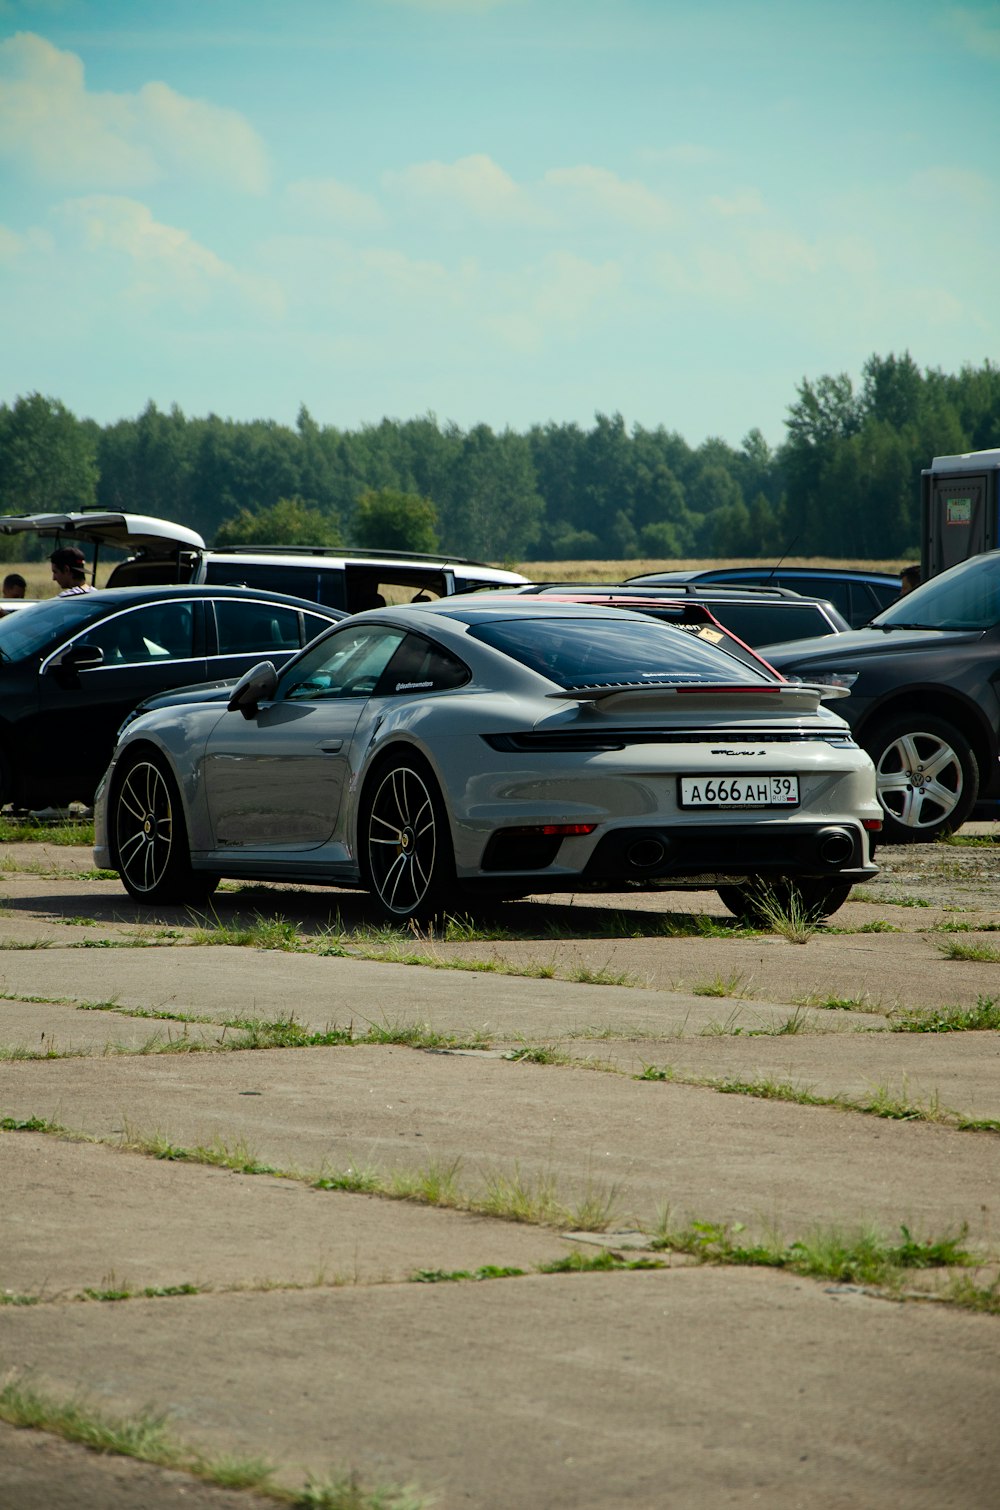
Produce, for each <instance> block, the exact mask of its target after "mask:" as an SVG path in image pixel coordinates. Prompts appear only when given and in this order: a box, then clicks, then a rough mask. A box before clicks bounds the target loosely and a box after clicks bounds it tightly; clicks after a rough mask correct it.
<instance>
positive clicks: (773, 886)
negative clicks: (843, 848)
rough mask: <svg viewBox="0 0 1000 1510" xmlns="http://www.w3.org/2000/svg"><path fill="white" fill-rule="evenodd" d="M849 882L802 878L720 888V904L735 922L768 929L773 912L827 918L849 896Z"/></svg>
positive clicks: (837, 909)
mask: <svg viewBox="0 0 1000 1510" xmlns="http://www.w3.org/2000/svg"><path fill="white" fill-rule="evenodd" d="M852 886H853V882H851V881H820V880H814V879H810V878H808V877H804V878H802V879H800V880H798V881H784V880H780V879H775V880H773V881H769V880H765V879H764V877H761V878H760V879H759V880H756V881H747V882H746V884H745V885H743V886H720V887H719V888H718V893H719V900H720V901H721V902H722V903H723V904H724V906H726V907H728V908H729V911H730V912H732V913H735V915H736V916H737V917H738V918H744V919H745V920H746V921H747V922H748V923H750V924H752V925H753V926H754V927H755V928H759V927H765V928H766V927H768V926H769V925H770V924H771V923H773V921H774V914H775V913H776V912H784V913H788V912H790V911H791V910H792V909H793V908H796V907H797V908H798V909H799V911H800V912H802V913H804V914H806V915H807V916H808V917H810V918H812V919H814V920H817V921H818V920H819V919H820V918H828V917H830V915H831V914H832V913H834V912H837V911H839V909H840V908H841V907H843V905H844V903H845V902H846V901H847V898H848V897H849V896H850V894H851V889H852Z"/></svg>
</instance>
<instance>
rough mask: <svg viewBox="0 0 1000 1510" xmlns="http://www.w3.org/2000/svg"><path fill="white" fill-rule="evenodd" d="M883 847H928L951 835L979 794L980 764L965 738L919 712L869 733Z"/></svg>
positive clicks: (867, 745) (959, 825)
mask: <svg viewBox="0 0 1000 1510" xmlns="http://www.w3.org/2000/svg"><path fill="white" fill-rule="evenodd" d="M865 748H866V749H867V751H868V753H869V755H870V756H871V758H872V760H873V761H874V762H875V781H876V787H877V790H878V800H879V802H880V803H881V805H882V811H883V813H884V815H885V816H884V817H883V819H882V834H881V842H882V843H883V844H928V843H930V842H931V841H932V840H934V839H937V838H939V837H940V836H941V835H942V834H950V833H954V831H955V830H956V829H957V828H961V826H962V824H963V823H964V822H965V820H966V819H967V818H968V816H969V814H970V813H971V812H972V809H973V808H974V807H975V805H976V798H977V797H978V795H979V766H978V765H977V764H976V757H975V756H974V755H973V753H972V747H971V745H970V744H969V741H968V740H967V739H966V737H965V735H964V734H962V733H961V732H960V730H958V729H956V728H955V725H954V724H951V723H948V722H947V720H946V719H943V718H933V717H928V718H922V717H921V716H920V714H919V713H913V714H910V715H907V716H906V717H900V718H894V719H892V720H890V721H888V722H886V723H884V724H879V725H878V727H877V728H875V729H872V730H871V732H870V733H869V734H868V735H867V737H866V739H865Z"/></svg>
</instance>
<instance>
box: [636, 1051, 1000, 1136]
mask: <svg viewBox="0 0 1000 1510" xmlns="http://www.w3.org/2000/svg"><path fill="white" fill-rule="evenodd" d="M633 1079H635V1080H646V1081H653V1082H661V1083H668V1084H672V1085H685V1086H690V1087H692V1088H693V1089H696V1090H697V1089H700V1090H711V1091H716V1092H718V1093H719V1094H720V1095H723V1096H752V1097H754V1098H755V1099H757V1100H761V1101H784V1102H787V1103H789V1104H791V1105H794V1106H818V1107H829V1108H830V1109H831V1110H834V1111H845V1112H860V1113H862V1114H863V1115H865V1116H869V1117H882V1118H885V1119H886V1120H888V1121H893V1122H930V1123H934V1124H936V1125H938V1126H942V1127H949V1128H951V1129H953V1130H954V1131H956V1132H991V1133H997V1132H1000V1120H997V1119H995V1118H992V1117H969V1116H966V1115H965V1114H963V1113H962V1112H957V1111H953V1110H951V1109H950V1108H948V1107H944V1106H942V1105H941V1103H940V1101H939V1099H938V1097H937V1095H936V1094H935V1095H933V1096H931V1098H930V1100H929V1101H925V1102H916V1101H910V1100H909V1099H908V1098H907V1097H906V1096H905V1095H902V1096H900V1095H897V1094H895V1093H894V1092H892V1091H891V1090H889V1088H888V1087H886V1086H878V1087H876V1089H875V1090H874V1091H873V1092H872V1094H871V1095H870V1096H866V1097H853V1096H845V1095H841V1094H831V1095H824V1094H823V1093H822V1092H820V1091H814V1090H812V1089H811V1088H810V1087H809V1086H804V1085H799V1084H796V1083H795V1082H793V1081H790V1080H773V1079H771V1078H770V1077H768V1076H763V1075H762V1076H757V1077H755V1078H750V1079H745V1078H743V1077H741V1076H712V1075H693V1074H690V1073H687V1072H685V1071H684V1070H680V1069H678V1068H677V1067H676V1066H675V1065H672V1064H644V1065H643V1067H642V1070H641V1071H640V1073H639V1074H637V1075H634V1076H633Z"/></svg>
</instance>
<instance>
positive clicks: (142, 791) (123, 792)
mask: <svg viewBox="0 0 1000 1510" xmlns="http://www.w3.org/2000/svg"><path fill="white" fill-rule="evenodd" d="M108 832H109V836H110V841H111V853H112V858H113V861H114V865H115V869H116V870H117V871H118V874H119V876H120V877H121V882H122V885H123V886H124V887H125V890H126V891H127V892H128V894H129V896H132V897H135V899H136V901H137V902H149V903H156V904H162V903H164V902H202V901H204V900H205V898H206V897H207V896H209V895H210V894H211V892H213V891H214V890H215V887H216V886H217V884H218V877H217V876H214V875H211V874H209V873H208V872H205V871H195V870H192V869H191V853H190V850H189V848H188V837H187V830H186V828H185V825H184V813H183V808H182V805H181V800H180V794H179V793H178V791H177V785H176V783H175V781H174V778H173V776H172V775H171V773H170V771H169V770H168V769H167V767H166V764H165V762H164V761H163V759H162V758H161V757H160V756H158V755H156V754H154V753H153V752H152V751H146V750H139V751H136V753H135V754H134V755H133V756H131V758H129V759H128V760H127V761H126V762H124V763H123V764H122V766H121V767H120V768H119V770H118V771H116V772H115V780H114V785H113V787H112V790H111V797H110V801H109V804H108Z"/></svg>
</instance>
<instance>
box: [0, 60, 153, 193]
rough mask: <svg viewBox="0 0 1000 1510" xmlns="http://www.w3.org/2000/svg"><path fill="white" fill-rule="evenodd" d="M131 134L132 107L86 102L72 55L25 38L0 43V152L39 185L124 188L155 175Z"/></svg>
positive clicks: (101, 98) (113, 99)
mask: <svg viewBox="0 0 1000 1510" xmlns="http://www.w3.org/2000/svg"><path fill="white" fill-rule="evenodd" d="M135 135H136V118H135V103H134V101H130V100H128V99H127V97H126V96H124V95H111V94H89V95H88V94H87V91H86V88H85V86H84V79H83V64H82V63H81V62H80V59H79V58H78V57H75V56H74V54H73V53H69V52H60V51H59V50H58V48H55V47H53V46H52V45H51V43H49V42H46V41H45V40H44V38H42V37H36V36H34V35H33V34H32V33H30V32H19V33H18V34H17V35H16V36H13V37H11V38H9V40H7V41H6V42H0V152H2V153H4V154H6V155H7V156H9V157H11V158H13V159H14V161H15V162H20V163H22V164H23V165H24V166H25V167H26V168H28V169H29V170H30V171H31V172H33V173H35V174H37V175H38V176H39V177H41V178H44V179H49V180H53V181H55V182H58V183H97V182H102V183H104V184H106V185H107V186H109V187H114V188H124V187H129V186H133V185H139V184H146V183H149V182H151V181H152V179H153V178H154V177H155V176H156V165H155V163H154V161H153V157H152V154H151V153H150V151H149V148H148V146H147V145H146V144H144V143H142V142H139V141H136V140H135V139H134V138H135Z"/></svg>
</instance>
